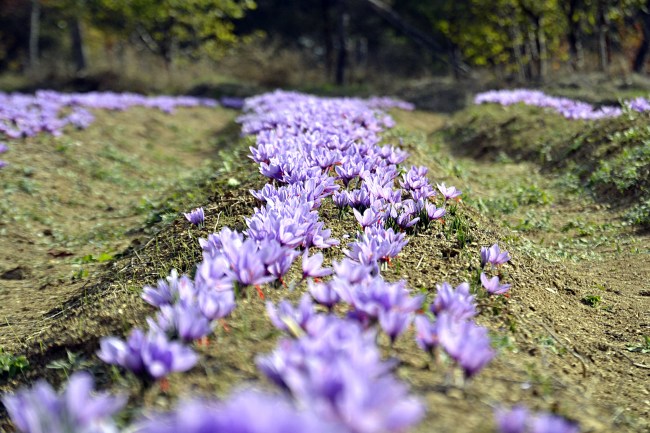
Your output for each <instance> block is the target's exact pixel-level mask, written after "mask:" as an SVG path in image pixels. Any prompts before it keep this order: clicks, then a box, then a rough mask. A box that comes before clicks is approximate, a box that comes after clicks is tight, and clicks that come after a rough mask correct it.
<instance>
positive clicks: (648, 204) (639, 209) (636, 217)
mask: <svg viewBox="0 0 650 433" xmlns="http://www.w3.org/2000/svg"><path fill="white" fill-rule="evenodd" d="M625 219H626V220H627V221H628V222H630V223H632V224H636V225H641V226H650V199H646V200H642V201H640V202H638V203H636V204H635V205H634V206H632V207H631V208H630V209H628V211H627V212H626V213H625Z"/></svg>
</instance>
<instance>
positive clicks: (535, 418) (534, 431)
mask: <svg viewBox="0 0 650 433" xmlns="http://www.w3.org/2000/svg"><path fill="white" fill-rule="evenodd" d="M494 418H495V421H496V424H497V428H498V430H499V433H579V432H580V428H579V427H578V425H577V424H575V423H573V422H571V421H568V420H566V419H564V418H562V417H560V416H557V415H553V414H550V413H544V412H541V413H535V414H531V413H530V412H529V411H528V409H526V408H525V407H523V406H515V407H513V408H512V409H510V410H506V409H503V408H498V409H496V410H495V411H494Z"/></svg>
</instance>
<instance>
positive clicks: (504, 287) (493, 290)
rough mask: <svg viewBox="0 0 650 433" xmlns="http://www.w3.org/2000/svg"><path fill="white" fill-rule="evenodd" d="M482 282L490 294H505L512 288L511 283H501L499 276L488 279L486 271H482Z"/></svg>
mask: <svg viewBox="0 0 650 433" xmlns="http://www.w3.org/2000/svg"><path fill="white" fill-rule="evenodd" d="M481 284H482V285H483V287H484V288H485V290H487V291H488V293H489V294H490V295H503V294H504V293H506V292H508V290H510V284H501V283H500V282H499V277H498V276H494V277H492V278H490V279H488V277H487V275H485V273H484V272H481Z"/></svg>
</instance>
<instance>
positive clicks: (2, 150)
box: [0, 142, 9, 153]
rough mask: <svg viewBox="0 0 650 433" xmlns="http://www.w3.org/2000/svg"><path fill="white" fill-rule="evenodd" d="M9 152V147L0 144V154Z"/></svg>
mask: <svg viewBox="0 0 650 433" xmlns="http://www.w3.org/2000/svg"><path fill="white" fill-rule="evenodd" d="M8 150H9V147H8V146H7V144H6V143H3V142H0V153H5V152H6V151H8Z"/></svg>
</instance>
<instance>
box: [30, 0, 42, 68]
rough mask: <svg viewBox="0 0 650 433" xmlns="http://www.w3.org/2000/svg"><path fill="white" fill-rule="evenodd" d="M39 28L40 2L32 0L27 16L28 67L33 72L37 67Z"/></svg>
mask: <svg viewBox="0 0 650 433" xmlns="http://www.w3.org/2000/svg"><path fill="white" fill-rule="evenodd" d="M40 30H41V3H40V1H39V0H32V11H31V14H30V17H29V69H30V70H31V71H32V72H35V71H36V70H37V69H38V61H39V56H38V39H39V35H40Z"/></svg>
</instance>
